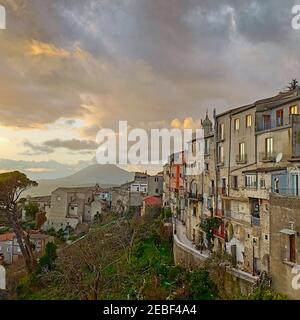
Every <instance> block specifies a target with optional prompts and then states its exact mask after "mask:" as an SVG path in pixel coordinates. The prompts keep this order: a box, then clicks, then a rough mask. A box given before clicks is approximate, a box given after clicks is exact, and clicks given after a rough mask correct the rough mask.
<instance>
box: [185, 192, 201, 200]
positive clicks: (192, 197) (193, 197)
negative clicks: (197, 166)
mask: <svg viewBox="0 0 300 320" xmlns="http://www.w3.org/2000/svg"><path fill="white" fill-rule="evenodd" d="M188 197H189V199H190V200H194V201H203V194H201V193H195V192H189V193H188Z"/></svg>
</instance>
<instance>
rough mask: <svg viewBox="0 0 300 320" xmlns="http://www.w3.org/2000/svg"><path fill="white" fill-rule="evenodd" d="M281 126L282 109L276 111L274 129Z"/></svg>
mask: <svg viewBox="0 0 300 320" xmlns="http://www.w3.org/2000/svg"><path fill="white" fill-rule="evenodd" d="M281 126H283V109H280V110H277V111H276V127H281Z"/></svg>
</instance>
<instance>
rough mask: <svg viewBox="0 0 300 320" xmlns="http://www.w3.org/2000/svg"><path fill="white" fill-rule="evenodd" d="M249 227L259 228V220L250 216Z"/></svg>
mask: <svg viewBox="0 0 300 320" xmlns="http://www.w3.org/2000/svg"><path fill="white" fill-rule="evenodd" d="M251 225H252V227H260V218H258V217H254V216H252V217H251Z"/></svg>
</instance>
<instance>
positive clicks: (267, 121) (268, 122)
mask: <svg viewBox="0 0 300 320" xmlns="http://www.w3.org/2000/svg"><path fill="white" fill-rule="evenodd" d="M263 129H264V130H269V129H271V116H270V115H269V114H264V115H263Z"/></svg>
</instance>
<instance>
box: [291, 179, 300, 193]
mask: <svg viewBox="0 0 300 320" xmlns="http://www.w3.org/2000/svg"><path fill="white" fill-rule="evenodd" d="M292 194H293V195H294V196H298V195H299V176H298V175H297V174H293V175H292Z"/></svg>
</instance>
